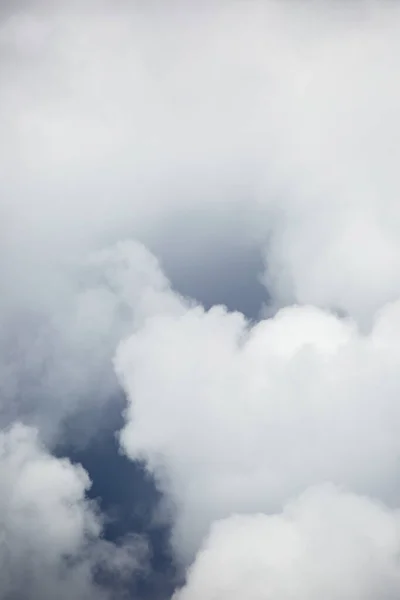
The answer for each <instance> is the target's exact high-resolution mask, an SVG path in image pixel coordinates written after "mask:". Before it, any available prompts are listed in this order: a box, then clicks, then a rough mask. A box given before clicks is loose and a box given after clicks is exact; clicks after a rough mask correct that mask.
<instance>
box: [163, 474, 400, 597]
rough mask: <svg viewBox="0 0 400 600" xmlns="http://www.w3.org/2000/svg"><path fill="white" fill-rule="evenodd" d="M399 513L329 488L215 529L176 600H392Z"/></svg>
mask: <svg viewBox="0 0 400 600" xmlns="http://www.w3.org/2000/svg"><path fill="white" fill-rule="evenodd" d="M399 534H400V531H399V513H398V511H393V512H391V511H389V510H387V509H386V508H385V507H383V506H381V505H379V504H377V503H374V502H373V501H371V500H370V499H368V498H364V497H358V496H354V495H352V494H348V493H345V492H342V491H340V490H338V489H336V488H334V487H332V486H325V487H322V488H315V489H312V490H310V491H308V492H307V493H306V494H304V495H303V496H301V497H300V498H299V499H298V500H296V501H294V502H291V503H288V504H287V505H286V506H285V508H284V510H283V512H282V513H279V514H277V515H274V516H267V515H265V514H254V515H246V516H231V517H230V518H227V519H226V520H223V521H219V522H217V523H215V524H214V525H213V527H212V530H211V533H210V535H209V537H208V539H207V540H206V542H205V543H204V545H203V547H202V548H201V550H200V552H199V555H198V558H197V561H196V563H195V565H194V566H193V568H192V569H190V571H189V575H188V582H187V584H186V586H185V588H184V589H183V591H181V592H178V593H176V595H175V596H174V598H175V599H176V600H178V599H179V600H200V599H204V598H220V599H221V600H224V599H225V598H230V599H231V600H236V599H239V598H243V596H245V597H246V598H249V600H258V599H261V598H263V599H264V598H268V599H269V598H274V599H276V600H288V599H293V598H296V599H297V600H301V599H303V598H307V599H309V600H316V599H317V598H321V596H326V597H328V598H331V599H332V600H343V599H347V600H350V599H353V598H354V599H360V600H361V599H366V598H368V599H369V600H373V599H378V598H396V597H397V596H398V593H399V589H400V571H399V565H398V553H399V544H400V535H399Z"/></svg>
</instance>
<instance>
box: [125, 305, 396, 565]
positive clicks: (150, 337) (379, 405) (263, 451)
mask: <svg viewBox="0 0 400 600" xmlns="http://www.w3.org/2000/svg"><path fill="white" fill-rule="evenodd" d="M399 326H400V305H399V304H398V303H395V304H394V305H392V306H388V307H387V308H385V309H384V310H383V311H382V313H381V314H380V316H379V317H377V319H376V322H375V325H374V328H373V330H372V332H371V333H370V334H369V335H363V334H361V333H359V331H358V329H357V327H356V325H355V324H354V323H353V322H351V321H344V320H342V319H340V318H338V317H335V316H334V315H332V314H330V313H326V312H324V311H321V310H320V309H317V308H314V307H291V308H287V309H283V310H282V311H281V312H279V313H278V314H277V315H276V316H275V317H274V318H272V319H268V320H265V321H261V322H259V323H258V324H256V325H254V326H251V325H249V323H247V321H246V319H245V318H244V317H243V315H240V314H238V313H236V314H235V313H227V312H226V311H225V310H224V309H223V308H214V309H212V310H210V311H209V312H205V311H204V310H203V309H202V308H200V307H195V308H191V309H188V310H187V312H186V314H184V315H178V316H170V315H165V316H158V317H157V316H156V317H153V318H152V319H149V320H148V321H147V323H146V324H145V326H144V327H143V328H142V329H141V330H139V331H138V332H137V333H136V334H135V335H133V336H132V337H131V338H130V339H129V340H128V341H126V342H125V343H124V344H122V345H121V347H120V349H119V352H118V354H117V357H116V369H117V373H118V374H119V376H120V379H121V382H122V384H123V386H124V388H125V390H126V392H127V394H128V397H129V399H130V409H129V412H128V413H127V424H126V426H125V428H124V430H123V432H122V437H121V440H122V445H123V447H124V448H125V450H126V452H127V453H128V455H129V456H131V457H132V458H134V459H144V460H145V461H146V463H147V465H148V468H149V469H150V470H151V472H153V473H154V474H155V477H156V479H157V480H159V482H160V486H161V488H162V490H163V491H165V492H166V494H167V495H168V496H169V497H171V498H172V499H173V503H174V506H175V508H176V526H175V530H174V543H175V547H176V549H177V552H178V553H179V554H180V555H181V557H183V559H187V557H192V556H193V553H195V551H196V549H197V548H198V546H199V544H200V542H201V540H202V539H203V537H204V535H206V533H207V531H208V528H209V527H210V524H211V523H212V522H213V521H214V520H216V519H219V518H222V517H224V516H226V515H229V514H231V513H232V512H243V513H248V512H254V511H262V510H269V511H270V512H271V511H272V512H274V511H276V510H280V508H281V507H282V505H283V503H284V502H285V500H286V499H287V498H288V497H292V496H293V495H295V494H296V493H299V492H302V491H304V490H305V489H306V488H307V487H309V486H310V485H314V484H318V483H323V482H325V481H330V482H334V483H335V484H339V485H342V484H343V485H346V487H348V488H349V489H352V490H353V491H355V492H358V493H363V494H368V495H372V496H375V497H380V498H382V499H384V500H385V501H387V502H393V503H394V504H396V503H397V502H398V500H399V492H400V490H399V488H398V485H397V484H396V481H397V475H396V473H397V465H398V460H399V456H400V446H399V444H398V436H397V429H398V425H399V411H398V407H397V398H398V394H399V382H398V369H399V363H398V359H397V356H398V339H397V338H398V331H399Z"/></svg>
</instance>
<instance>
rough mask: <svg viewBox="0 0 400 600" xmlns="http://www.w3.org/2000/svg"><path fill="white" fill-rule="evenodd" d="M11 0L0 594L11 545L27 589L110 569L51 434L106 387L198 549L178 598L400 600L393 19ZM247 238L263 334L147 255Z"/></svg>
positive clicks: (3, 81) (4, 112) (177, 257)
mask: <svg viewBox="0 0 400 600" xmlns="http://www.w3.org/2000/svg"><path fill="white" fill-rule="evenodd" d="M16 6H17V5H14V6H13V7H12V8H11V7H10V6H8V7H7V6H4V7H3V8H2V13H1V21H0V52H1V59H0V60H1V63H0V89H1V92H0V115H1V116H0V126H1V128H2V136H1V138H2V139H1V146H0V163H1V166H0V186H1V195H0V197H1V200H0V223H1V225H0V227H1V236H0V240H1V241H0V249H1V254H0V278H1V282H2V296H1V298H0V425H1V427H2V433H1V436H2V438H1V439H2V444H3V446H2V448H4V449H3V454H2V455H1V462H2V464H3V463H4V464H5V467H4V473H3V475H1V476H2V477H4V489H5V490H6V494H5V495H4V506H3V509H2V515H4V520H3V521H2V522H1V530H2V531H3V530H4V532H7V535H5V538H4V539H6V540H7V543H6V546H5V547H6V548H7V551H5V553H4V555H3V559H2V560H3V561H5V562H4V565H5V564H6V563H7V564H8V562H7V561H11V562H10V565H11V566H10V568H9V572H10V573H11V575H10V577H11V578H10V581H9V583H7V581H6V580H5V582H6V583H5V584H4V585H5V586H6V584H7V586H8V587H7V589H6V588H5V589H6V591H5V592H4V593H5V597H7V595H8V596H9V595H10V594H11V597H12V594H17V595H18V594H20V593H21V589H17V590H16V591H15V590H14V587H13V586H15V585H17V584H16V583H15V582H16V573H17V567H15V565H20V564H22V562H23V561H28V562H27V564H28V566H27V569H26V572H27V573H28V575H27V577H28V578H29V589H31V590H32V598H34V597H40V598H43V597H46V594H48V595H50V596H51V595H52V594H53V591H54V589H55V587H56V586H57V589H58V587H59V585H64V586H65V588H62V587H61V589H62V590H63V589H65V590H67V588H69V590H70V592H71V588H74V589H76V593H75V592H74V594H72V595H74V597H77V598H79V596H80V595H81V596H82V597H84V598H86V597H91V594H92V592H93V589H95V588H96V584H95V583H94V581H93V577H92V575H93V572H92V571H93V565H94V564H97V562H96V561H98V560H99V554H98V553H99V552H100V554H101V552H103V551H104V552H106V553H107V560H106V561H105V562H107V564H111V565H114V566H113V569H114V567H115V568H116V571H117V573H118V572H119V571H118V568H117V567H118V565H119V561H120V550H121V549H119V548H117V547H110V546H107V550H104V549H105V548H106V546H104V544H102V543H101V541H100V538H99V536H100V535H101V534H100V525H99V521H98V517H97V516H96V514H95V512H93V510H92V508H91V507H90V505H89V504H88V503H87V501H86V500H85V490H86V489H87V484H88V481H87V478H86V476H85V475H84V474H83V472H82V471H81V470H80V469H79V468H77V467H74V466H72V465H70V464H69V463H66V462H60V461H59V460H58V459H56V458H54V457H52V456H51V454H50V450H49V449H48V448H53V447H54V446H56V445H57V443H58V442H59V441H60V439H62V435H63V424H64V422H65V419H66V418H68V416H69V415H71V414H76V413H78V414H79V411H80V410H82V409H83V407H86V408H89V410H93V414H96V411H97V413H101V410H102V408H104V407H105V406H106V404H107V402H110V398H112V397H113V395H115V394H116V393H117V392H118V389H119V388H118V381H117V378H118V380H119V383H120V384H122V386H123V388H124V390H125V391H126V394H127V398H128V410H127V413H126V415H125V417H126V426H125V427H124V429H123V431H122V434H121V444H122V446H123V449H124V450H125V451H126V453H127V454H128V455H129V456H130V457H131V458H132V459H134V460H143V461H145V464H146V466H147V468H148V470H149V471H150V472H151V473H152V474H153V475H154V477H155V478H156V480H157V483H158V486H159V488H160V489H161V491H162V492H163V493H164V495H165V502H166V504H167V508H168V510H170V511H171V519H172V521H173V532H172V544H173V547H174V551H175V553H176V556H177V557H178V559H179V560H181V562H182V563H183V564H184V565H188V564H190V563H193V566H192V569H191V570H190V572H189V576H188V583H187V587H186V588H185V589H184V590H183V591H182V592H181V596H182V598H184V600H186V599H190V600H191V599H192V598H193V599H195V598H197V597H200V596H199V595H201V596H202V598H204V597H206V598H207V597H215V596H216V595H220V596H221V597H222V598H223V597H224V595H225V594H228V593H229V595H230V597H233V598H235V596H236V595H237V596H238V595H239V593H240V594H241V596H243V595H247V596H248V597H253V598H254V600H257V599H258V598H259V597H265V596H266V595H267V597H268V594H269V595H270V596H271V595H272V596H273V597H274V599H275V598H278V599H280V598H282V600H288V599H289V598H302V597H307V598H309V597H311V598H313V595H315V596H316V594H318V595H321V594H324V595H328V597H329V596H331V597H332V598H333V599H334V600H341V599H342V598H343V599H347V598H350V597H355V598H360V600H361V598H364V597H367V598H371V600H375V599H377V598H381V597H384V598H386V597H387V598H391V597H394V596H396V597H397V596H398V591H399V590H398V583H397V580H398V573H397V572H398V568H397V565H396V561H395V557H396V553H397V552H398V516H397V512H396V510H397V507H398V504H399V487H398V482H397V467H398V461H399V452H400V448H399V442H398V439H397V438H398V435H397V431H398V425H399V411H398V406H397V404H398V402H397V398H398V394H399V383H398V372H399V364H398V363H399V361H398V358H397V356H398V354H399V348H398V337H399V336H398V333H399V327H400V307H399V298H400V277H399V273H400V264H399V256H400V235H399V208H398V195H399V191H400V190H399V183H398V175H397V166H398V154H399V148H400V129H399V119H398V115H397V112H398V106H399V103H400V81H399V77H398V67H397V64H396V60H395V57H396V56H398V54H399V44H400V42H399V38H398V26H399V21H400V14H399V9H398V7H397V6H396V5H395V4H393V3H391V2H381V3H379V4H378V3H377V2H367V1H365V2H364V1H363V0H361V1H360V2H347V3H346V4H344V3H343V2H330V1H323V2H320V3H318V6H317V5H316V3H314V2H309V1H306V0H304V1H303V2H292V1H287V2H282V1H279V2H278V1H272V0H265V1H261V0H260V1H258V0H256V1H255V2H252V3H242V2H239V1H235V0H232V1H228V2H225V1H222V0H221V1H217V2H212V3H211V2H205V3H202V5H201V6H194V5H193V4H192V3H187V2H175V1H173V0H171V2H168V3H166V4H165V5H163V6H161V5H160V4H159V3H158V2H149V3H146V5H145V6H142V5H141V3H137V2H124V1H122V2H117V3H116V2H113V3H112V4H111V3H110V2H108V1H102V2H96V3H95V2H91V1H85V2H79V3H78V2H72V3H69V4H68V6H66V5H65V3H61V2H55V3H48V2H46V1H42V2H35V3H31V4H30V3H26V2H20V3H18V7H17V8H16ZM199 230H201V231H202V232H203V233H201V234H199ZM124 240H127V241H126V242H124ZM193 240H195V241H196V243H194V242H193ZM254 247H255V248H256V249H257V250H258V251H259V252H262V253H263V254H264V257H265V273H264V275H263V281H264V282H265V285H266V298H267V293H268V300H269V302H270V306H269V307H268V314H269V315H270V318H268V319H264V320H261V321H260V322H258V323H252V322H250V321H249V320H248V319H247V318H246V317H245V316H244V315H242V314H240V313H231V312H229V311H227V310H226V309H224V308H223V307H214V308H212V309H211V310H210V311H206V310H205V309H204V308H203V307H202V306H200V305H199V303H197V302H196V301H194V300H193V301H192V300H189V299H185V298H183V297H182V296H181V295H180V294H179V293H178V292H175V291H173V290H172V286H171V284H170V283H169V281H168V277H167V276H166V275H164V273H163V272H162V269H161V267H160V266H159V264H158V262H157V260H156V258H155V257H154V256H152V254H151V252H150V249H153V250H155V252H156V253H157V256H158V257H159V258H160V259H161V262H162V258H163V254H168V253H169V256H173V257H174V261H175V267H176V269H177V270H181V271H182V272H184V271H185V270H188V269H190V268H192V265H193V264H195V263H196V261H199V260H203V258H202V257H203V255H205V254H207V258H204V262H207V264H209V268H210V269H211V270H212V265H213V262H214V260H215V257H216V256H218V257H221V256H224V253H227V252H229V249H230V248H234V249H235V250H236V251H237V253H238V255H240V253H241V251H242V250H243V252H244V251H247V250H248V249H249V248H250V249H251V250H253V249H254ZM227 249H228V250H227ZM121 340H124V341H123V342H121ZM117 348H118V349H117ZM116 349H117V351H116ZM115 352H116V355H115V360H114V364H115V370H116V374H117V378H116V377H115V374H114V373H113V370H112V357H113V356H114V354H115ZM17 422H18V423H19V422H23V423H24V425H15V423H17ZM95 422H96V421H95V419H94V423H95ZM13 424H14V427H12V425H13ZM10 426H11V429H10V428H9V427H10ZM31 427H34V428H37V434H34V433H33V432H34V429H32V428H31ZM89 433H90V432H85V435H87V437H89ZM35 436H37V437H35ZM43 440H45V442H46V444H47V446H42V445H41V444H42V441H43ZM11 464H12V465H14V466H15V469H14V471H15V473H16V475H15V477H16V479H13V478H10V477H9V476H8V475H6V473H8V472H9V468H10V465H11ZM42 467H43V470H42ZM13 468H14V467H13ZM1 472H2V471H1V468H0V473H1ZM32 473H33V475H32ZM50 480H51V481H52V482H53V480H54V481H56V482H58V486H57V487H53V485H50V484H49V481H50ZM326 482H329V483H331V484H334V485H336V486H339V488H338V489H339V491H338V489H337V488H336V487H326V488H320V487H318V486H320V485H322V484H325V483H326ZM39 484H40V490H41V491H40V490H38V489H37V486H38V485H39ZM315 486H317V487H315ZM341 486H343V487H344V489H345V490H348V491H340V490H341ZM310 488H311V490H314V491H310ZM307 490H309V491H307ZM56 492H57V493H56ZM299 495H300V499H298V500H296V499H295V498H296V497H298V496H299ZM376 500H379V501H380V502H382V503H383V504H380V505H378V504H377V503H376ZM289 501H290V502H291V504H289V505H288V502H289ZM2 502H3V500H2ZM18 506H21V507H22V508H21V511H20V512H18V511H17V508H18ZM18 510H19V509H18ZM14 511H17V512H15V513H14ZM31 514H33V517H34V518H33V520H32V521H31V520H27V519H28V517H27V515H28V516H29V515H31ZM235 514H236V515H237V516H233V515H235ZM52 515H53V516H54V519H53V520H54V523H55V525H54V528H53V527H51V528H48V530H46V535H47V537H46V536H45V537H42V538H41V537H40V535H41V530H42V528H43V529H45V527H44V526H43V527H42V526H41V527H40V528H39V527H38V526H37V524H42V523H43V522H44V521H46V520H47V518H48V516H50V517H52ZM272 515H275V516H272ZM333 516H334V517H335V521H334V522H335V523H336V525H337V527H334V528H333V527H331V519H332V518H333ZM361 517H362V518H361ZM0 518H3V516H1V517H0ZM29 518H30V517H29ZM46 522H47V521H46ZM65 522H67V523H70V526H69V527H68V530H66V529H64V528H63V527H64V526H63V525H62V524H63V523H65ZM9 523H12V524H13V526H12V527H11V528H9ZM21 528H22V531H21ZM389 530H390V532H389ZM364 531H368V532H369V533H368V536H367V537H368V540H367V541H365V540H364V537H363V535H364V533H362V532H364ZM7 536H9V537H7ZM335 536H336V537H335ZM332 537H333V538H334V540H335V541H336V542H335V543H336V545H335V546H334V547H331V546H330V543H329V539H330V538H332ZM89 538H90V540H91V541H90V547H91V548H95V550H91V551H90V552H94V556H95V559H93V558H92V554H91V555H90V556H89V557H88V558H86V555H85V560H83V562H81V561H80V562H79V565H78V566H77V565H76V561H77V560H78V558H77V557H81V556H82V553H83V554H85V552H86V550H85V548H86V547H87V544H88V543H89V542H88V540H89ZM92 539H94V542H93V544H94V545H92ZM22 540H24V544H22ZM360 540H361V541H360ZM364 541H365V543H364ZM14 542H15V544H16V546H15V548H16V550H15V551H14V550H12V552H11V554H12V557H18V560H17V558H12V557H11V558H9V555H8V554H7V553H8V548H14V546H13V544H14ZM37 544H39V545H38V546H37V547H38V548H39V551H38V552H37V553H33V554H32V553H30V554H29V556H28V555H27V554H26V551H25V550H24V548H28V547H36V545H37ZM40 544H41V545H40ZM242 544H243V547H242ZM338 547H339V548H340V549H342V550H343V554H342V552H341V550H339V549H338ZM99 548H101V550H99ZM243 548H246V549H247V551H248V553H249V558H246V559H244V557H243V554H242V553H243ZM280 548H281V549H282V553H281V554H279V549H280ZM121 551H122V550H121ZM275 551H276V552H275ZM65 556H67V557H68V560H67V562H66V563H65ZM124 556H125V555H124ZM371 556H373V557H374V560H373V561H372V562H373V565H372V566H371V564H370V561H371V560H372V559H371ZM71 557H72V558H71ZM225 557H226V563H224V558H225ZM344 557H347V558H348V560H346V561H344ZM319 559H321V562H319ZM79 560H80V559H79ZM121 560H122V559H121ZM124 560H125V559H124ZM124 560H122V562H123V563H124V564H126V563H125V562H124ZM13 561H14V562H13ZM193 561H194V562H193ZM128 562H129V561H128ZM133 563H134V561H133ZM249 563H250V564H249ZM24 564H25V563H24ZM215 565H219V568H218V569H216V568H215ZM250 567H251V569H250ZM313 567H316V568H315V569H314V568H313ZM317 567H318V568H317ZM339 567H340V568H341V569H342V570H344V571H345V577H344V578H343V580H341V581H340V582H339V581H338V578H337V576H336V574H337V573H338V569H339ZM7 569H8V567H7ZM46 569H47V571H46ZM76 569H78V570H76ZM210 569H211V570H210ZM335 569H336V570H335ZM2 570H6V567H5V566H4V567H3V569H2ZM45 571H46V573H47V572H48V577H47V575H46V576H43V575H42V573H44V572H45ZM249 571H250V574H249ZM265 572H267V573H268V574H269V576H268V580H266V578H265V577H266V576H265ZM39 573H40V575H38V574H39ZM60 573H61V575H60ZM109 576H110V577H112V575H109ZM60 577H62V581H63V582H64V583H63V584H60V583H59V581H60ZM249 578H250V582H249V586H248V587H247V588H244V587H243V585H244V584H243V582H248V580H249ZM106 579H107V577H106ZM40 582H42V584H43V582H45V583H44V584H43V585H45V587H44V588H43V590H44V591H43V590H42V589H41V588H40V585H39V583H40ZM250 584H251V585H250ZM35 586H36V587H35ZM46 586H47V587H46ZM74 586H77V587H76V588H75V587H74ZM93 586H94V587H93ZM251 586H253V587H251ZM268 586H271V587H268ZM24 589H26V588H24ZM96 589H97V588H96ZM104 589H105V588H104ZM0 593H1V592H0ZM62 593H64V592H60V594H62ZM105 593H106V592H105ZM35 595H36V596H35ZM65 595H66V596H67V591H65ZM70 596H71V593H70V594H69V597H70ZM218 597H219V596H218Z"/></svg>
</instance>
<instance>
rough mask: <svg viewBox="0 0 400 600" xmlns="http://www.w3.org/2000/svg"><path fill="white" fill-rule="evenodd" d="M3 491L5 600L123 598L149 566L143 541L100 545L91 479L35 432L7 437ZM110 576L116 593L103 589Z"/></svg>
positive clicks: (0, 591) (0, 456)
mask: <svg viewBox="0 0 400 600" xmlns="http://www.w3.org/2000/svg"><path fill="white" fill-rule="evenodd" d="M0 485H1V490H2V493H1V499H0V531H1V542H0V572H1V583H0V598H1V599H2V600H3V599H4V600H6V599H7V600H9V599H15V600H19V599H22V598H23V599H24V600H25V599H27V600H28V599H29V600H37V599H39V598H40V599H43V600H45V599H47V598H48V599H50V598H54V597H55V596H57V597H59V598H63V599H64V598H65V599H66V598H71V596H72V597H74V598H79V599H87V600H90V599H92V598H93V599H94V598H104V599H106V598H109V597H113V598H117V597H119V590H120V589H121V585H122V584H123V583H126V581H127V580H129V577H130V576H132V573H133V572H134V570H135V569H137V570H139V569H140V568H143V567H144V562H143V559H144V558H145V544H144V542H143V541H142V540H140V539H137V540H128V541H127V543H125V544H122V545H120V546H119V547H118V546H113V545H112V544H109V543H107V542H106V541H104V540H102V539H101V531H102V523H101V518H100V515H99V514H98V512H97V510H96V507H95V506H94V505H91V504H90V502H88V501H87V499H86V498H85V494H86V491H87V489H88V488H89V486H90V480H89V478H88V476H87V474H86V472H85V471H84V470H83V469H82V468H81V467H80V466H75V465H72V464H71V463H70V462H69V461H68V460H66V459H64V460H62V459H57V458H54V457H53V456H52V455H51V454H49V453H48V452H47V451H46V449H45V448H44V447H43V446H42V445H41V444H40V442H39V439H38V435H37V432H36V431H35V430H34V429H31V428H28V427H25V426H23V425H20V424H15V425H14V426H13V427H12V428H11V429H9V430H7V431H3V432H1V433H0ZM100 577H102V578H103V580H101V579H100ZM107 577H108V581H109V582H112V584H113V587H112V588H111V586H110V587H107V586H105V585H100V583H101V582H102V581H104V580H106V581H107ZM122 589H123V587H122Z"/></svg>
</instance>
